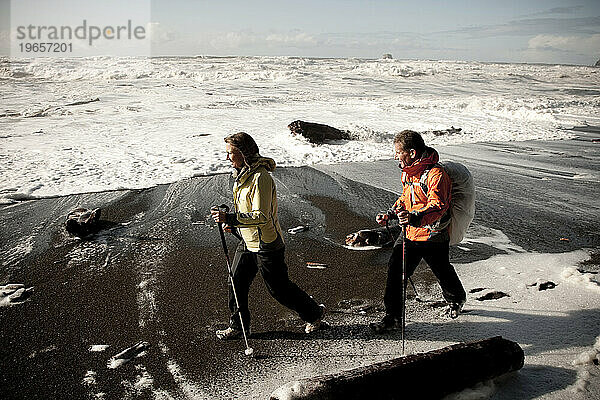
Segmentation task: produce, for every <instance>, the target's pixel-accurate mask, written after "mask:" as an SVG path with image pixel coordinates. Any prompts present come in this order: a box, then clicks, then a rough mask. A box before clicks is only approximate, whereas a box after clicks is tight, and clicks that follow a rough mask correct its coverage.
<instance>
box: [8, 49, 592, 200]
mask: <svg viewBox="0 0 600 400" xmlns="http://www.w3.org/2000/svg"><path fill="white" fill-rule="evenodd" d="M0 82H2V86H3V96H2V99H1V100H0V115H2V116H0V132H1V134H0V160H2V162H1V163H0V199H1V201H2V202H3V203H6V202H10V201H21V200H27V199H35V198H38V197H40V196H50V195H62V194H69V193H80V192H87V191H100V190H107V189H119V188H141V187H149V186H153V185H156V184H159V183H167V182H173V181H176V180H179V179H182V178H186V177H191V176H198V175H206V174H213V173H218V172H226V171H228V170H229V166H228V163H227V162H226V161H225V160H224V152H223V137H224V136H226V135H227V134H230V133H233V132H236V131H240V130H244V131H247V132H249V133H251V134H252V135H253V136H254V137H255V138H256V139H257V142H258V143H259V146H260V148H261V152H262V153H263V154H265V155H269V156H271V157H274V158H275V159H276V160H277V162H278V163H279V165H283V166H299V165H309V164H315V163H332V162H345V161H369V160H378V159H385V158H390V157H391V150H390V146H389V142H390V141H391V139H392V138H393V135H394V134H395V133H396V132H397V131H399V130H401V129H415V130H418V131H431V130H444V129H447V128H449V127H450V126H454V127H460V128H462V129H463V131H462V133H461V134H454V135H446V136H439V137H438V136H434V135H432V134H428V135H427V137H426V140H427V142H428V143H431V144H433V145H438V144H449V143H465V142H478V141H513V140H530V139H561V138H565V137H568V136H569V134H568V133H566V132H565V131H564V130H562V129H560V128H561V127H565V126H570V125H575V124H583V123H585V122H586V121H592V122H594V121H595V120H594V116H595V115H597V114H598V108H600V90H599V89H598V87H600V86H599V83H600V73H599V72H598V70H597V69H594V68H591V67H584V66H560V65H559V66H555V65H527V64H491V63H474V62H452V61H406V60H362V59H306V58H295V57H189V58H178V57H174V58H156V59H138V58H111V57H93V58H83V59H41V58H40V59H33V60H12V61H11V62H10V63H9V62H7V60H6V59H5V60H3V61H2V62H1V63H0ZM96 98H99V99H100V101H95V102H90V103H87V104H79V105H71V104H72V103H74V102H81V101H89V100H93V99H96ZM296 119H302V120H306V121H312V122H320V123H325V124H328V125H332V126H335V127H337V128H340V129H344V130H348V131H350V134H351V136H352V137H353V138H354V139H355V140H352V141H342V142H337V143H331V144H326V145H323V146H314V145H311V144H309V143H308V142H306V141H303V140H302V139H299V138H294V137H292V136H291V135H290V134H289V131H288V129H287V124H289V123H290V122H291V121H293V120H296ZM598 122H600V120H599V121H598Z"/></svg>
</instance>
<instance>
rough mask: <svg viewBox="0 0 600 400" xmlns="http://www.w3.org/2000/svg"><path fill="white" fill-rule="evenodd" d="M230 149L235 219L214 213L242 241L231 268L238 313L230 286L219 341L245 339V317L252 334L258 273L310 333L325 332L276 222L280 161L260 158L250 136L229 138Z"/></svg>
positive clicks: (319, 310)
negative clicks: (252, 294)
mask: <svg viewBox="0 0 600 400" xmlns="http://www.w3.org/2000/svg"><path fill="white" fill-rule="evenodd" d="M225 143H226V144H225V150H226V151H227V159H228V160H229V161H230V162H231V166H232V167H233V168H234V170H235V172H234V177H235V183H234V186H233V202H234V207H235V208H234V212H233V213H225V212H223V211H219V210H211V214H212V217H213V219H214V220H215V222H217V223H224V224H225V225H224V228H225V230H227V231H231V229H238V230H239V232H240V233H241V236H242V240H241V241H240V244H239V245H238V247H237V250H236V252H235V256H234V257H233V265H232V268H231V269H232V274H233V281H234V285H235V289H236V291H237V296H238V302H239V310H238V309H237V305H236V301H235V297H234V293H233V290H232V287H231V282H229V309H230V311H231V318H230V321H229V328H227V329H223V330H218V331H217V332H216V334H217V337H218V338H219V339H237V338H241V337H242V327H241V324H240V319H239V318H240V315H241V318H242V322H243V324H244V327H245V328H246V329H247V330H248V332H249V327H250V311H249V310H248V292H249V290H250V284H251V283H252V280H253V279H254V277H255V276H256V273H257V272H258V271H260V273H261V275H262V277H263V279H264V281H265V284H266V287H267V289H268V291H269V293H270V294H271V296H273V297H274V298H275V299H276V300H277V301H278V302H280V303H281V304H283V305H284V306H286V307H288V308H290V309H292V310H294V311H296V312H297V313H298V314H299V315H300V318H302V319H303V320H304V321H305V322H306V325H305V329H304V330H305V332H306V333H311V332H314V331H316V330H318V329H320V328H321V327H322V319H323V315H324V311H325V309H324V306H322V305H318V304H317V303H316V302H315V301H314V300H313V298H312V297H310V296H309V295H308V294H306V292H304V291H303V290H302V289H300V288H299V287H298V286H297V285H296V284H295V283H293V282H292V281H290V279H289V277H288V267H287V265H286V263H285V257H284V252H285V245H284V243H283V237H282V234H281V227H280V226H279V220H278V218H277V192H276V190H275V182H274V181H273V178H272V177H271V175H270V174H269V172H271V171H273V170H274V169H275V161H274V160H273V159H271V158H266V157H261V155H260V154H259V152H258V146H257V145H256V142H255V141H254V139H252V137H251V136H250V135H248V134H247V133H244V132H239V133H236V134H234V135H231V136H228V137H226V138H225Z"/></svg>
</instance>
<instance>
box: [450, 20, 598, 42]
mask: <svg viewBox="0 0 600 400" xmlns="http://www.w3.org/2000/svg"><path fill="white" fill-rule="evenodd" d="M599 32H600V16H597V17H580V18H529V19H520V20H514V21H510V22H508V23H506V24H499V25H483V26H474V27H467V28H462V29H456V30H452V31H444V32H438V34H440V35H449V34H452V35H463V36H466V37H468V38H472V39H481V38H488V37H499V36H531V35H540V34H548V35H550V34H557V33H563V34H564V33H571V34H576V33H579V34H580V33H586V34H595V33H599Z"/></svg>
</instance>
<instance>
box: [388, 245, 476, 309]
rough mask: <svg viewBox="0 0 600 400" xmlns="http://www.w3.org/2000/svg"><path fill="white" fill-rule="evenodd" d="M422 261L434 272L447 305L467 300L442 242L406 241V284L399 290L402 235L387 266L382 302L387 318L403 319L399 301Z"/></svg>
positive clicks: (447, 249) (445, 246)
mask: <svg viewBox="0 0 600 400" xmlns="http://www.w3.org/2000/svg"><path fill="white" fill-rule="evenodd" d="M421 259H424V260H425V262H426V263H427V265H429V268H431V271H433V273H434V275H435V277H436V278H437V280H438V282H439V284H440V286H441V287H442V294H443V296H444V299H446V301H447V302H449V303H458V302H462V301H464V300H465V299H466V298H467V294H466V293H465V289H464V288H463V286H462V283H461V282H460V279H458V275H456V271H455V270H454V267H453V266H452V264H450V245H449V242H448V241H445V242H416V241H410V240H406V281H405V282H404V287H402V236H400V237H399V238H398V240H397V241H396V243H394V248H393V249H392V256H391V257H390V261H389V263H388V274H387V283H386V286H385V294H384V296H383V302H384V304H385V312H386V318H396V319H398V320H401V318H402V302H403V301H404V297H403V294H404V290H406V287H407V284H408V278H409V277H410V276H411V275H412V274H413V273H414V272H415V269H417V266H418V265H419V262H420V261H421Z"/></svg>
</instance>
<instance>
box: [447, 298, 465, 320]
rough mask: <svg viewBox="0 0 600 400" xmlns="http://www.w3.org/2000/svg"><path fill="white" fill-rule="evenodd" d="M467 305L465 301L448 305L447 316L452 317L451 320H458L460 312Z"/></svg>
mask: <svg viewBox="0 0 600 400" xmlns="http://www.w3.org/2000/svg"><path fill="white" fill-rule="evenodd" d="M464 305H465V301H464V300H463V301H460V302H458V303H450V304H448V307H447V308H446V311H445V314H446V316H447V317H450V318H451V319H456V318H458V316H459V315H460V312H461V311H462V309H463V306H464Z"/></svg>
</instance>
